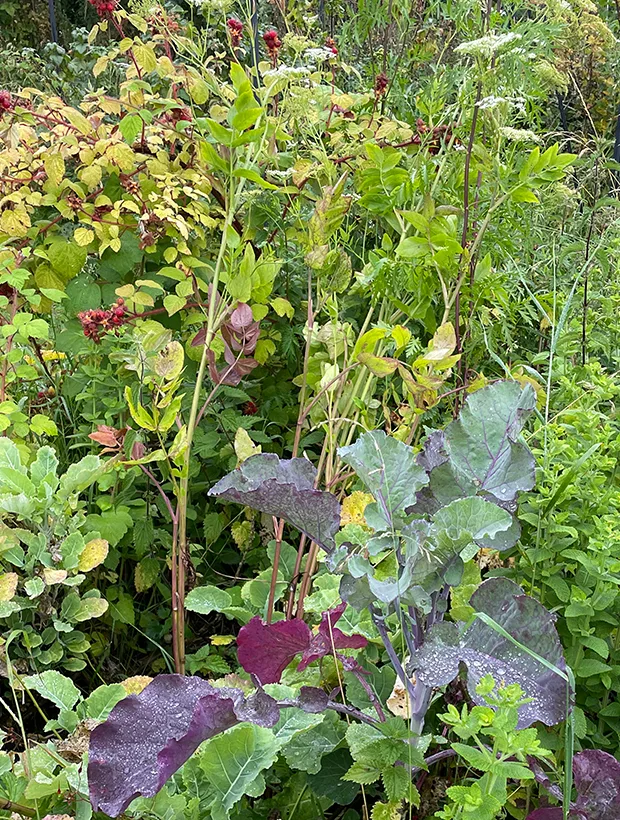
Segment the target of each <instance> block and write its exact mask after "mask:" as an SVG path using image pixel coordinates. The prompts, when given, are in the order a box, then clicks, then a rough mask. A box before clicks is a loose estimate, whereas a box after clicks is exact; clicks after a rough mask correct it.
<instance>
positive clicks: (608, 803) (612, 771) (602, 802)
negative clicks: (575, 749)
mask: <svg viewBox="0 0 620 820" xmlns="http://www.w3.org/2000/svg"><path fill="white" fill-rule="evenodd" d="M573 779H574V781H575V788H576V789H577V802H576V804H575V812H576V815H577V817H579V816H580V815H581V816H582V817H584V818H585V820H618V818H619V817H620V763H618V761H617V760H616V758H615V757H613V756H612V755H610V754H608V753H607V752H603V751H601V750H600V749H588V750H587V751H584V752H579V753H578V754H576V755H575V757H574V758H573Z"/></svg>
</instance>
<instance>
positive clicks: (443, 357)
mask: <svg viewBox="0 0 620 820" xmlns="http://www.w3.org/2000/svg"><path fill="white" fill-rule="evenodd" d="M455 347H456V333H455V331H454V327H453V325H452V323H451V322H446V323H445V325H441V327H439V328H438V329H437V330H436V332H435V335H434V336H433V338H432V339H431V340H430V342H429V343H428V348H427V350H426V353H423V354H422V355H421V356H420V357H419V358H418V359H416V361H415V362H414V367H419V366H421V365H432V366H433V367H435V368H440V367H441V368H442V369H445V367H446V366H448V367H451V366H452V365H453V364H455V363H456V362H457V361H458V360H459V358H460V357H459V356H453V355H452V354H453V352H454V348H455Z"/></svg>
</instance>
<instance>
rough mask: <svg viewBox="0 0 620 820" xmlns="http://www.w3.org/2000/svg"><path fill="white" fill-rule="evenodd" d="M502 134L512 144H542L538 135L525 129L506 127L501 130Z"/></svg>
mask: <svg viewBox="0 0 620 820" xmlns="http://www.w3.org/2000/svg"><path fill="white" fill-rule="evenodd" d="M499 131H500V134H501V135H502V136H503V137H505V138H506V139H507V140H509V141H510V142H541V139H540V137H539V136H538V134H535V133H534V132H533V131H527V130H526V129H524V128H510V126H507V125H506V126H504V127H502V128H500V129H499Z"/></svg>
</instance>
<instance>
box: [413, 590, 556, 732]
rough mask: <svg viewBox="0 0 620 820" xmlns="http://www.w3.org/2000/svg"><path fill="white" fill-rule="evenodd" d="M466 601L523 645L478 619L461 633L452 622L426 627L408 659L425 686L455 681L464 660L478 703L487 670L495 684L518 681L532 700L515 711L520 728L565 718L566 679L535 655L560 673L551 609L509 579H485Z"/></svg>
mask: <svg viewBox="0 0 620 820" xmlns="http://www.w3.org/2000/svg"><path fill="white" fill-rule="evenodd" d="M470 603H471V606H472V607H474V609H475V610H476V612H479V613H483V614H485V615H487V616H488V617H489V618H491V619H492V620H493V621H494V622H495V623H496V624H498V625H499V627H500V628H501V629H502V630H504V631H505V632H507V633H508V635H510V636H512V638H513V639H514V641H516V642H518V643H519V644H521V645H522V646H523V647H525V648H521V647H519V646H517V645H516V644H515V642H514V641H512V640H510V639H509V638H507V637H505V636H504V635H502V634H501V633H500V632H498V631H497V630H496V629H494V628H493V626H491V625H489V624H488V623H485V622H484V621H483V620H480V619H476V620H475V621H474V622H473V623H472V624H471V626H469V627H467V628H466V629H465V630H464V632H463V633H462V634H459V630H458V628H457V627H456V625H455V624H450V623H440V624H437V625H436V626H434V627H433V628H432V629H431V630H430V632H429V634H428V636H427V639H426V641H425V643H424V644H423V645H422V647H421V648H420V649H419V650H418V651H417V652H416V653H415V655H414V656H413V658H412V664H411V665H412V668H413V669H415V670H416V675H417V677H418V680H420V681H422V683H425V684H426V685H428V686H441V685H445V684H447V683H450V681H452V680H454V678H455V677H456V676H457V675H458V673H459V665H460V664H461V663H464V664H465V665H466V666H467V672H468V674H467V685H468V689H469V693H470V695H471V697H472V698H473V700H474V701H476V702H477V703H481V704H482V703H483V702H484V701H483V700H482V699H481V698H480V697H479V696H478V695H477V694H476V686H477V685H478V683H479V681H480V679H481V678H483V677H484V676H485V675H488V674H491V675H493V677H494V678H495V681H496V682H497V683H498V684H501V683H505V684H511V683H518V684H519V685H520V686H521V688H522V689H523V690H524V692H525V694H526V696H527V697H529V698H531V699H532V700H531V702H530V703H527V704H525V705H524V706H522V707H521V709H520V711H519V727H520V728H524V727H526V726H530V725H531V724H532V723H534V722H535V721H538V720H539V721H542V722H543V723H546V724H547V725H548V726H552V725H554V724H556V723H559V722H560V721H562V720H564V718H565V717H566V686H567V682H566V681H565V680H564V679H563V678H562V677H561V676H560V675H559V674H558V673H557V672H554V671H552V670H551V669H549V668H548V666H546V665H545V664H544V663H542V662H541V661H540V660H538V659H537V658H536V657H534V655H537V656H539V657H541V658H544V660H545V661H547V663H548V664H550V665H551V666H553V667H555V668H557V669H558V670H559V671H560V672H564V671H565V669H566V664H565V661H564V656H563V653H562V646H561V644H560V639H559V637H558V634H557V631H556V628H555V622H554V617H553V616H552V615H551V613H549V612H548V611H547V610H546V609H545V608H544V606H543V605H542V604H540V603H539V602H538V601H537V600H535V599H534V598H530V597H529V596H528V595H524V594H523V590H522V589H521V587H519V586H517V584H515V583H513V582H512V581H509V580H508V579H507V578H491V579H489V580H488V581H485V582H484V583H483V584H481V585H480V587H479V588H478V589H477V590H476V592H475V593H474V594H473V596H472V598H471V601H470ZM527 650H529V652H528V651H527Z"/></svg>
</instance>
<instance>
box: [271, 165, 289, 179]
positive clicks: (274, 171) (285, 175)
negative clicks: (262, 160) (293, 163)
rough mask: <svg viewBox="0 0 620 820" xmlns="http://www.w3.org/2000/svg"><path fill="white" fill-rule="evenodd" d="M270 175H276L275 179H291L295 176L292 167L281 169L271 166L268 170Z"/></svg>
mask: <svg viewBox="0 0 620 820" xmlns="http://www.w3.org/2000/svg"><path fill="white" fill-rule="evenodd" d="M267 173H268V174H269V176H270V177H274V178H275V179H281V180H285V179H290V178H291V177H292V176H293V169H292V168H285V169H284V170H280V169H279V168H270V169H269V171H267Z"/></svg>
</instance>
